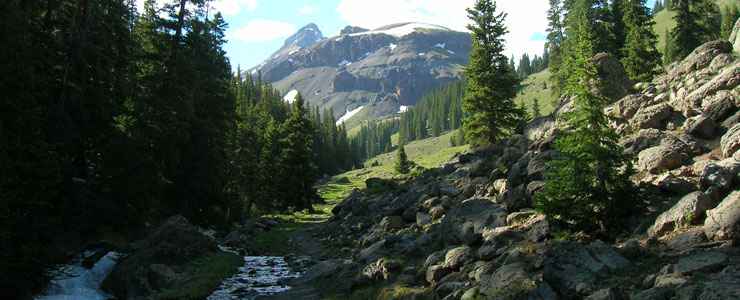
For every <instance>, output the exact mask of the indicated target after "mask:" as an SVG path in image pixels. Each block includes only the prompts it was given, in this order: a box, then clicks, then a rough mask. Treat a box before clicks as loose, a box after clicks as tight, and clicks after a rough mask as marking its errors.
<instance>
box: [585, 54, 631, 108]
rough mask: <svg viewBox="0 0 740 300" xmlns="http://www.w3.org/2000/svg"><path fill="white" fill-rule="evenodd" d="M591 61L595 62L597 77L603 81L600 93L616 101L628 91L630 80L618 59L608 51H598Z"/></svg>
mask: <svg viewBox="0 0 740 300" xmlns="http://www.w3.org/2000/svg"><path fill="white" fill-rule="evenodd" d="M592 61H593V62H594V64H596V68H597V70H598V72H599V79H601V82H602V83H603V85H602V87H601V93H602V94H603V95H604V96H606V97H607V98H609V99H612V100H613V101H616V100H619V99H622V97H624V96H626V95H627V94H628V93H629V91H630V89H631V87H632V81H630V79H629V77H628V76H627V73H626V72H625V71H624V66H622V64H621V63H620V62H619V60H617V59H616V58H614V57H613V56H611V55H610V54H608V53H599V54H596V55H595V56H594V57H593V59H592Z"/></svg>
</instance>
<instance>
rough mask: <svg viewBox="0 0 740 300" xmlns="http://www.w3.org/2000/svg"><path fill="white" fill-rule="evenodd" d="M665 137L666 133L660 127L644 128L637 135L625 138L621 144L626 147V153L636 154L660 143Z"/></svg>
mask: <svg viewBox="0 0 740 300" xmlns="http://www.w3.org/2000/svg"><path fill="white" fill-rule="evenodd" d="M664 137H665V134H664V133H663V132H662V131H660V130H658V129H654V128H650V129H642V130H640V131H638V132H637V133H636V134H635V135H633V136H630V137H628V138H626V139H623V140H622V142H621V145H622V146H623V147H624V152H625V153H627V154H636V153H640V152H641V151H642V150H645V149H647V148H650V147H655V146H658V145H660V141H662V140H663V138H664Z"/></svg>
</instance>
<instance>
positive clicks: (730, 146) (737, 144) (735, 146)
mask: <svg viewBox="0 0 740 300" xmlns="http://www.w3.org/2000/svg"><path fill="white" fill-rule="evenodd" d="M720 148H721V149H722V157H724V158H728V157H733V155H734V154H735V152H737V151H738V150H740V124H735V126H732V128H730V130H728V131H727V133H725V135H723V136H722V140H721V141H720Z"/></svg>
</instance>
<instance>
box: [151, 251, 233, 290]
mask: <svg viewBox="0 0 740 300" xmlns="http://www.w3.org/2000/svg"><path fill="white" fill-rule="evenodd" d="M243 263H244V262H243V261H242V258H241V257H240V256H238V255H235V254H232V253H226V252H218V253H214V254H211V255H209V256H206V257H202V258H199V259H196V260H194V261H192V262H190V263H189V264H188V265H187V266H185V267H184V272H183V274H185V275H184V279H183V280H182V281H181V282H180V284H178V285H177V286H176V287H175V288H173V289H170V290H164V291H162V292H160V293H158V294H156V295H153V296H152V297H151V298H152V299H161V300H165V299H183V300H190V299H192V300H199V299H205V298H207V297H208V296H209V295H210V294H211V293H212V292H213V290H215V289H216V288H217V287H218V286H219V284H221V281H223V279H224V278H228V277H230V276H232V275H234V274H235V273H236V272H237V270H238V267H239V266H241V265H242V264H243Z"/></svg>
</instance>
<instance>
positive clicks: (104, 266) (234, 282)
mask: <svg viewBox="0 0 740 300" xmlns="http://www.w3.org/2000/svg"><path fill="white" fill-rule="evenodd" d="M222 250H223V251H229V252H233V251H232V250H230V249H228V248H225V247H222ZM87 256H89V253H87V252H86V253H83V254H81V255H80V256H79V257H78V258H76V259H75V260H73V261H72V262H71V263H70V264H68V265H64V266H61V267H59V269H58V270H57V272H55V273H56V275H55V276H54V277H53V278H52V280H51V282H50V283H49V286H48V287H47V289H46V290H45V291H44V292H43V293H42V294H41V295H39V296H37V297H36V298H35V300H107V299H111V298H112V297H111V295H109V294H107V293H105V292H103V290H102V289H101V288H100V285H101V284H102V283H103V280H105V277H106V276H108V274H109V273H110V272H111V271H112V270H113V268H114V267H115V266H116V263H117V259H118V258H119V257H120V254H119V253H116V252H108V253H107V254H105V255H104V256H103V257H102V258H101V259H100V260H99V261H98V262H96V263H95V265H94V266H93V267H92V268H90V269H87V268H85V267H83V266H82V261H83V259H84V258H85V257H87ZM298 276H300V273H299V272H294V271H292V270H291V269H290V267H288V264H287V263H286V262H285V258H284V257H281V256H244V265H243V266H241V267H239V270H238V272H237V273H236V274H235V275H234V276H232V277H230V278H227V279H225V280H224V281H223V282H222V283H221V285H220V286H219V287H218V288H217V289H216V291H214V292H213V294H211V295H210V296H209V297H208V300H232V299H243V300H251V299H255V298H256V297H259V296H269V295H274V294H278V293H282V292H285V291H287V290H289V289H290V287H289V286H288V285H287V284H286V282H287V281H288V280H290V279H293V278H297V277H298Z"/></svg>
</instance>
